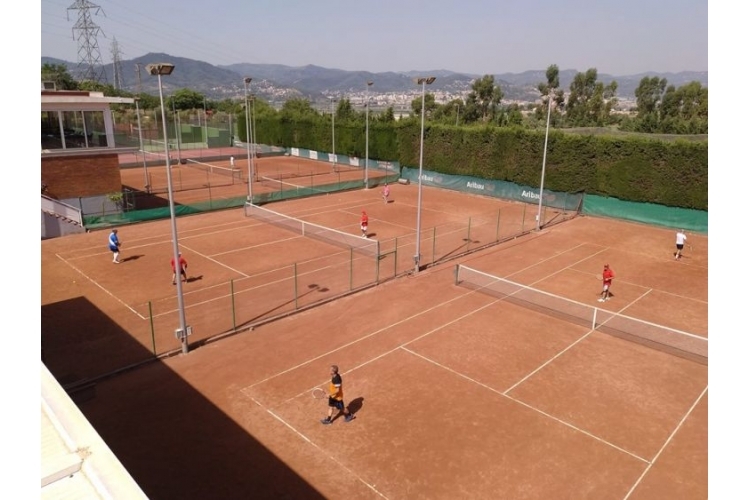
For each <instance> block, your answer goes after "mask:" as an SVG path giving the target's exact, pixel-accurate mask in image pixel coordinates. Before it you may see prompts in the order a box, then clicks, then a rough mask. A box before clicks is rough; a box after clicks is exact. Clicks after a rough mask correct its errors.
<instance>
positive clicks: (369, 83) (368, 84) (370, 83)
mask: <svg viewBox="0 0 750 500" xmlns="http://www.w3.org/2000/svg"><path fill="white" fill-rule="evenodd" d="M373 83H375V82H367V86H368V87H369V86H370V85H372V84H373Z"/></svg>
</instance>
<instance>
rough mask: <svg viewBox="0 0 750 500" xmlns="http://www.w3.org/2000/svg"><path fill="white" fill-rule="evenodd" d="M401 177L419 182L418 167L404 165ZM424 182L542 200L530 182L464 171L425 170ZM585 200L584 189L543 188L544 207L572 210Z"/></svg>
mask: <svg viewBox="0 0 750 500" xmlns="http://www.w3.org/2000/svg"><path fill="white" fill-rule="evenodd" d="M401 177H403V178H405V179H408V180H409V182H414V183H416V182H419V170H418V169H415V168H409V167H403V168H402V169H401ZM422 185H423V186H433V187H439V188H443V189H451V190H453V191H460V192H462V193H473V194H479V195H482V196H492V197H495V198H502V199H505V200H512V201H521V202H525V203H534V204H538V203H539V189H538V188H531V187H528V186H519V185H518V184H513V183H512V182H506V181H494V180H487V179H479V178H477V177H469V176H464V175H447V174H441V173H438V172H430V171H427V170H424V169H423V170H422ZM582 200H583V194H582V193H561V192H556V191H550V190H547V189H545V190H544V201H543V203H542V204H543V205H544V206H545V207H550V208H557V209H560V210H566V211H571V212H577V211H579V210H580V207H581V202H582Z"/></svg>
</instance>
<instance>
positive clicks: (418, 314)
mask: <svg viewBox="0 0 750 500" xmlns="http://www.w3.org/2000/svg"><path fill="white" fill-rule="evenodd" d="M473 293H477V291H476V290H472V291H470V292H467V293H464V294H462V295H459V296H457V297H454V298H452V299H449V300H447V301H445V302H441V303H440V304H436V305H434V306H432V307H430V308H429V309H425V310H424V311H421V312H418V313H417V314H413V315H411V316H409V317H408V318H404V319H402V320H399V321H396V322H395V323H391V324H390V325H388V326H384V327H383V328H380V329H379V330H375V331H374V332H372V333H368V334H367V335H365V336H364V337H360V338H358V339H356V340H352V341H351V342H349V343H347V344H344V345H342V346H340V347H337V348H336V349H332V350H330V351H328V352H325V353H323V354H321V355H319V356H316V357H314V358H311V359H308V360H307V361H304V362H302V363H300V364H298V365H296V366H292V367H291V368H287V369H286V370H282V371H280V372H278V373H276V374H274V375H271V376H270V377H266V378H264V379H263V380H260V381H258V382H255V383H254V384H251V385H248V386H247V387H245V388H244V389H242V390H243V391H244V390H245V389H252V388H253V387H255V386H256V385H260V384H263V383H265V382H268V381H269V380H272V379H274V378H276V377H280V376H281V375H284V374H286V373H289V372H291V371H294V370H296V369H297V368H302V367H303V366H306V365H309V364H310V363H312V362H313V361H317V360H319V359H321V358H323V357H326V356H329V355H331V354H333V353H335V352H338V351H340V350H342V349H345V348H347V347H349V346H352V345H354V344H356V343H358V342H361V341H363V340H366V339H368V338H370V337H372V336H374V335H378V334H380V333H382V332H385V331H387V330H390V329H391V328H393V327H395V326H397V325H400V324H401V323H406V322H407V321H410V320H412V319H414V318H417V317H419V316H422V315H423V314H427V313H429V312H431V311H433V310H435V309H438V308H440V307H442V306H444V305H447V304H450V303H451V302H454V301H456V300H459V299H462V298H464V297H466V296H468V295H471V294H473ZM498 301H499V300H495V301H493V302H490V303H489V304H487V305H485V306H482V307H480V308H479V309H475V310H474V311H472V312H471V313H469V314H466V315H464V316H461V317H460V318H457V319H455V320H453V321H451V322H450V323H446V324H445V325H443V326H441V327H438V328H436V329H434V330H432V331H430V332H427V333H425V334H424V335H422V336H420V337H417V338H416V339H413V340H419V339H420V338H422V337H424V336H425V335H429V334H430V333H432V332H434V331H437V330H439V329H440V328H443V327H445V326H448V325H449V324H451V323H454V322H456V321H458V320H460V319H463V318H465V317H466V316H469V315H470V314H474V313H476V312H477V311H480V310H482V309H484V308H485V307H488V306H490V305H492V304H495V303H497V302H498ZM408 343H409V342H407V343H406V344H403V345H407V344H408ZM399 347H400V346H399ZM396 349H398V347H397V348H396ZM396 349H393V350H394V351H395V350H396ZM389 352H392V351H389ZM386 354H387V353H386ZM382 356H383V355H380V356H378V357H377V358H373V359H372V360H370V361H368V362H367V363H369V362H371V361H374V360H375V359H378V358H380V357H382ZM367 363H364V364H367ZM364 364H362V365H360V366H364ZM349 371H351V370H349Z"/></svg>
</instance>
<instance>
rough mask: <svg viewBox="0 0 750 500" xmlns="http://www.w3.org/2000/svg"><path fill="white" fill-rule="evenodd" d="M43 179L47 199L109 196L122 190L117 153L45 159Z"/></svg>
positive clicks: (43, 160) (43, 159)
mask: <svg viewBox="0 0 750 500" xmlns="http://www.w3.org/2000/svg"><path fill="white" fill-rule="evenodd" d="M41 170H42V179H41V182H42V183H43V184H46V185H47V193H48V196H51V197H53V198H58V199H64V198H77V197H87V196H98V195H106V194H108V193H119V192H120V191H122V179H121V178H120V164H119V160H118V155H116V154H111V153H109V154H98V155H85V156H84V155H82V156H65V157H56V158H44V156H42V168H41Z"/></svg>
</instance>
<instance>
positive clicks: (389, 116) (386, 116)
mask: <svg viewBox="0 0 750 500" xmlns="http://www.w3.org/2000/svg"><path fill="white" fill-rule="evenodd" d="M375 120H376V121H378V122H380V123H393V122H395V121H396V115H394V114H393V106H388V108H386V110H385V111H383V112H382V113H379V114H378V115H377V117H376V118H375Z"/></svg>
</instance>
